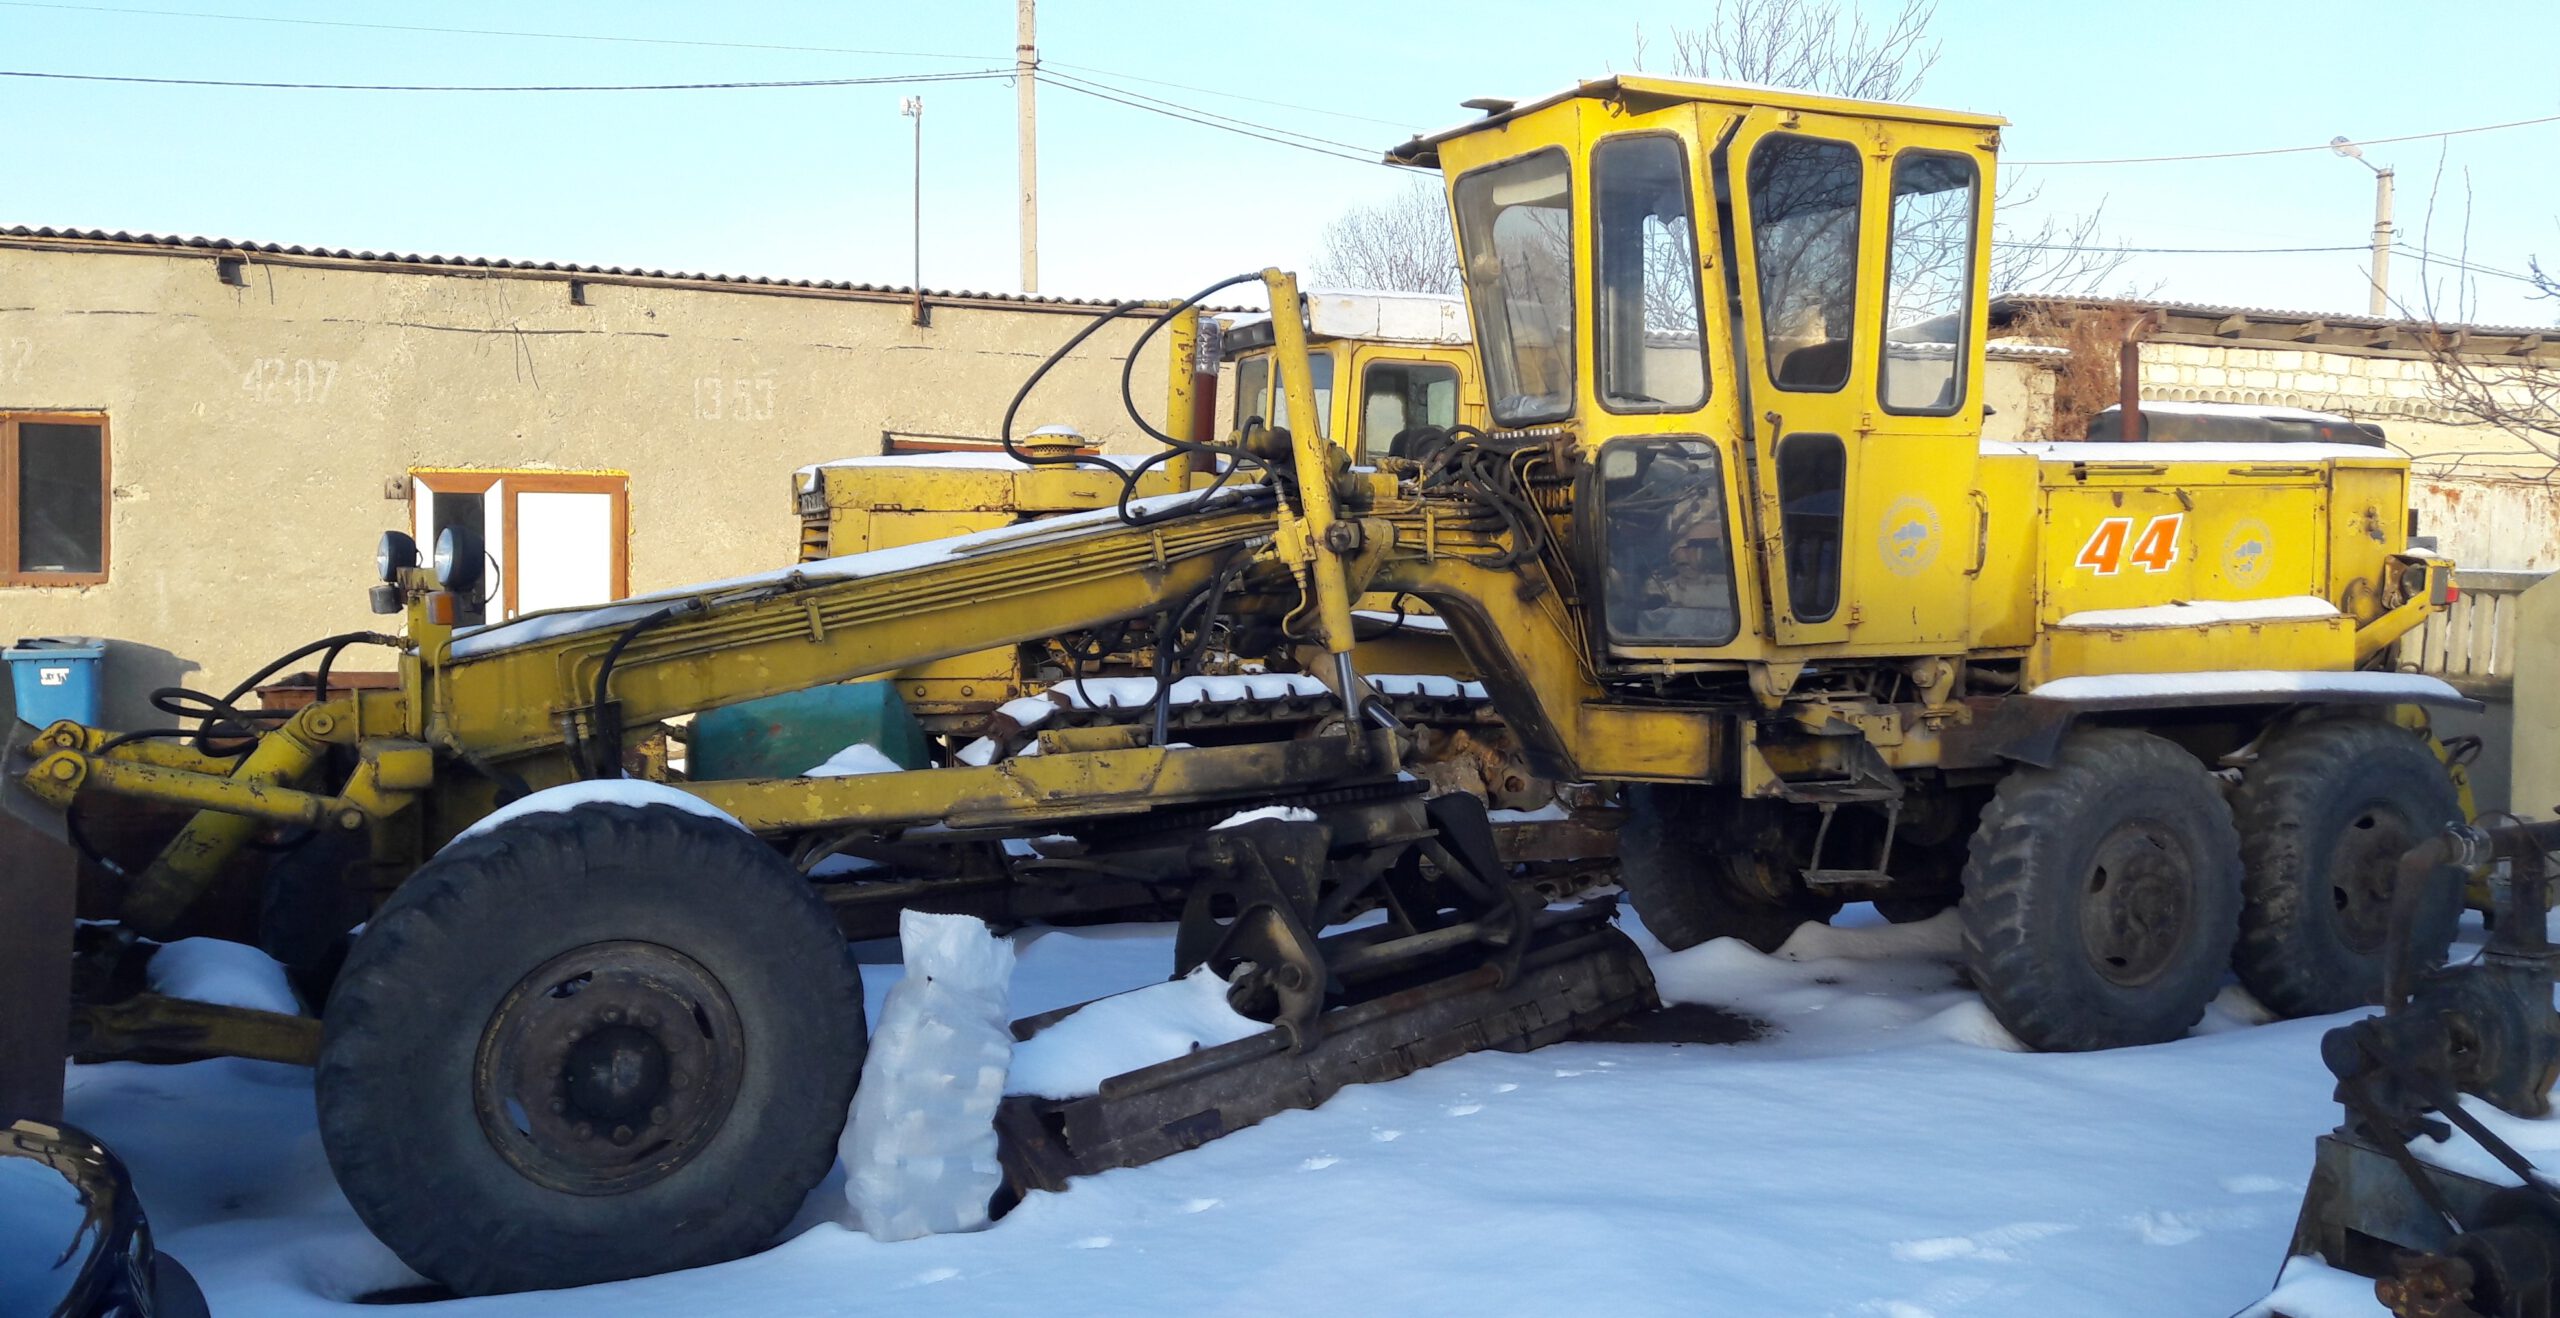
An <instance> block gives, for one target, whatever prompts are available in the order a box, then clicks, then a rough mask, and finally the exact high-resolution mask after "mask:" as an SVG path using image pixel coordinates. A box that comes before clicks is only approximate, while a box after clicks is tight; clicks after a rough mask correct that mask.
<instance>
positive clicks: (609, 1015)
mask: <svg viewBox="0 0 2560 1318" xmlns="http://www.w3.org/2000/svg"><path fill="white" fill-rule="evenodd" d="M621 1019H622V1008H620V1007H607V1008H605V1009H604V1023H605V1024H607V1025H612V1024H614V1023H616V1022H618V1021H620V1020H621Z"/></svg>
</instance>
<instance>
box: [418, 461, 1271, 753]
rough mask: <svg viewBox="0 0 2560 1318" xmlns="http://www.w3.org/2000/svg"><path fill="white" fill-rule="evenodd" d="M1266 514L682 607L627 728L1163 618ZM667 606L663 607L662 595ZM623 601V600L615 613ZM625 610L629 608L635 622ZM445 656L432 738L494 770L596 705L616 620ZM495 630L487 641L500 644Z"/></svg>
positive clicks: (743, 590) (1266, 520) (1266, 529)
mask: <svg viewBox="0 0 2560 1318" xmlns="http://www.w3.org/2000/svg"><path fill="white" fill-rule="evenodd" d="M1274 525H1275V521H1274V518H1273V516H1272V515H1271V514H1270V513H1269V512H1265V511H1251V510H1245V509H1235V510H1229V511H1218V512H1209V513H1204V514H1201V515H1198V516H1193V517H1185V518H1179V519H1176V520H1173V521H1169V522H1164V523H1161V524H1156V525H1150V526H1145V527H1131V526H1125V525H1122V524H1121V523H1120V522H1119V521H1118V520H1116V519H1112V520H1108V521H1101V522H1095V521H1091V520H1085V521H1069V520H1057V521H1051V522H1046V523H1042V524H1040V525H1038V526H1034V527H1025V528H1023V530H1022V532H1021V533H1020V534H1018V535H1014V536H1010V537H1007V538H1005V539H1003V540H1001V541H998V542H996V543H994V544H989V545H984V546H981V547H980V548H978V549H976V550H974V551H972V552H968V553H965V554H954V555H947V556H944V557H941V558H936V559H931V560H928V561H925V562H921V563H917V564H913V565H909V566H903V567H901V568H900V569H899V570H896V571H893V572H882V573H880V574H878V575H860V576H849V577H845V576H829V575H822V573H823V571H824V569H822V568H821V569H812V571H811V572H810V573H809V574H808V575H806V576H802V575H799V574H794V575H792V576H789V577H786V578H783V579H781V580H777V581H772V582H764V583H758V584H755V585H751V586H741V587H736V588H732V589H729V590H725V591H711V592H704V593H702V594H697V595H694V596H690V597H685V598H686V599H688V600H691V601H696V602H699V603H700V604H701V606H702V611H701V612H700V613H699V614H697V615H695V616H690V617H684V618H678V619H674V620H672V621H669V622H667V623H665V624H663V625H661V626H658V627H655V628H651V629H648V630H644V631H642V632H640V633H639V634H637V635H636V636H635V637H633V638H632V639H631V641H630V642H629V644H628V645H627V646H625V647H624V649H623V652H622V654H621V657H620V659H619V661H618V663H617V664H616V666H615V669H614V673H613V680H612V691H611V697H612V699H614V700H615V701H616V702H618V703H619V704H620V706H621V719H622V722H623V723H624V724H625V725H626V726H632V725H645V724H650V723H655V722H657V721H659V720H662V719H667V718H672V717H674V716H676V715H678V714H685V713H691V712H693V711H696V710H700V709H706V708H710V707H713V706H717V705H726V704H735V703H737V702H739V701H743V700H752V699H757V698H759V697H763V696H769V695H779V694H781V693H783V692H787V691H800V690H806V689H807V688H809V687H813V686H818V685H821V684H824V683H828V682H843V681H850V680H852V679H855V678H860V677H869V676H874V675H877V674H881V673H888V672H895V671H897V670H899V669H901V668H905V667H908V666H911V665H914V664H917V663H920V662H924V661H927V660H932V659H939V658H943V657H945V656H950V655H959V654H967V653H969V652H971V651H974V650H983V649H986V648H987V647H989V646H994V645H1010V644H1013V643H1015V642H1019V641H1028V640H1035V639H1038V638H1041V637H1047V636H1056V635H1060V634H1062V633H1066V632H1071V631H1078V630H1082V629H1085V628H1089V627H1094V626H1099V625H1101V624H1104V623H1107V622H1112V621H1115V620H1117V619H1121V618H1126V617H1131V616H1134V615H1139V614H1144V613H1148V612H1151V611H1153V610H1154V609H1156V608H1160V607H1163V606H1164V605H1165V604H1166V603H1168V602H1170V601H1174V600H1179V599H1182V598H1184V597H1185V596H1188V595H1190V594H1192V593H1193V592H1196V591H1197V590H1199V589H1200V588H1201V587H1203V586H1205V585H1207V584H1208V582H1209V580H1210V578H1211V577H1212V576H1213V575H1214V574H1215V573H1216V572H1217V571H1218V570H1219V567H1220V566H1221V565H1222V564H1223V563H1224V562H1225V561H1226V560H1227V558H1228V556H1229V555H1231V554H1233V553H1235V552H1236V551H1238V550H1241V549H1245V548H1247V547H1249V546H1252V545H1255V544H1258V543H1262V542H1266V541H1268V540H1269V539H1270V537H1271V535H1272V533H1273V529H1274ZM671 602H673V601H671ZM618 607H622V608H626V609H627V608H628V607H629V606H618ZM633 616H636V615H633ZM544 618H545V615H542V614H528V615H526V617H525V618H523V619H519V620H517V622H516V623H514V624H511V625H512V626H514V627H516V628H517V629H519V630H518V634H520V635H522V636H524V637H525V638H526V639H525V642H524V643H523V644H521V645H515V646H512V647H510V648H504V649H495V648H492V649H475V650H473V651H472V652H471V653H469V654H466V655H460V656H457V655H453V654H451V653H447V654H445V655H442V656H439V662H438V664H437V666H436V668H435V670H434V672H433V674H432V677H431V680H430V682H429V684H428V690H427V704H428V723H427V737H426V739H427V740H428V741H430V742H432V743H434V744H437V745H439V746H444V747H448V748H452V749H455V750H468V751H471V752H473V753H475V754H479V755H482V756H486V757H489V758H492V759H502V758H505V757H507V756H511V755H519V754H524V753H527V752H532V751H539V750H544V749H548V748H551V747H555V746H558V745H559V744H560V743H561V741H562V740H563V736H562V732H561V727H560V724H559V720H560V719H562V718H563V717H564V716H570V715H573V714H575V713H577V712H579V711H584V710H586V709H587V707H588V706H589V705H591V704H592V702H593V693H594V689H595V680H596V673H597V670H598V668H599V667H600V666H601V665H602V662H603V659H604V656H605V652H606V651H607V650H609V649H611V648H612V647H613V645H614V643H615V641H616V639H617V638H618V637H619V636H620V634H621V631H622V628H621V627H618V626H596V627H590V628H586V629H583V630H577V631H571V632H568V633H566V634H561V635H548V636H546V635H544V634H543V633H544V631H545V628H546V626H547V625H548V624H546V623H545V622H544V621H543V619H544ZM507 635H508V632H507V629H506V628H504V627H500V628H491V629H489V632H488V633H487V634H486V636H485V637H484V638H479V639H480V640H481V641H482V643H484V644H489V645H492V646H494V645H496V644H502V643H503V642H504V638H505V637H506V636H507Z"/></svg>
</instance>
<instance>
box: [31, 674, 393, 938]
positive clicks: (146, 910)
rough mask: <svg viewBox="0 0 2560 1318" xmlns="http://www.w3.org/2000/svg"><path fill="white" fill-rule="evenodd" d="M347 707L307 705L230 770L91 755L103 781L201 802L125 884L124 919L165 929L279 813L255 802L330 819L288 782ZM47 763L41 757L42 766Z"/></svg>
mask: <svg viewBox="0 0 2560 1318" xmlns="http://www.w3.org/2000/svg"><path fill="white" fill-rule="evenodd" d="M343 709H344V705H343V703H342V702H336V701H332V702H328V703H324V704H316V705H311V706H308V707H306V708H304V709H303V710H302V711H301V712H299V713H297V714H295V715H294V716H293V717H292V718H291V719H288V720H286V721H285V723H284V725H283V726H282V727H279V728H277V729H276V730H275V731H273V732H269V733H267V734H265V735H264V736H261V737H260V738H258V744H257V746H256V747H255V748H253V749H252V750H251V751H250V752H249V753H248V754H247V755H245V756H243V757H241V759H240V761H239V765H238V767H237V768H235V769H233V770H232V771H231V773H230V774H229V775H228V776H225V777H214V776H211V775H207V774H194V773H188V772H187V771H185V770H180V769H164V768H159V767H156V766H152V765H144V764H135V763H129V762H125V761H121V760H116V759H112V758H100V759H95V760H89V761H87V762H86V763H85V765H84V768H85V770H86V773H87V775H88V776H89V777H90V778H92V779H94V780H96V781H97V782H98V783H99V785H100V786H102V787H104V786H109V784H111V783H114V782H118V781H124V782H126V783H127V784H128V785H127V786H126V787H125V788H124V789H123V790H126V791H127V792H129V793H130V794H133V795H138V796H158V797H159V799H162V800H176V801H180V802H184V803H187V804H195V805H200V806H202V807H204V808H203V809H202V810H201V811H200V812H199V813H198V814H197V815H196V816H195V818H193V819H191V820H189V821H187V825H186V827H185V828H183V829H180V830H179V832H178V836H177V837H176V838H175V839H174V840H172V841H171V842H170V843H169V845H168V846H167V847H165V848H163V849H162V851H161V852H160V855H159V856H158V857H157V858H156V859H154V860H153V861H152V862H151V864H150V866H149V867H148V868H146V869H145V870H143V871H142V873H140V874H138V875H136V876H134V880H133V882H132V884H131V885H130V886H129V887H127V888H126V889H125V896H124V911H123V915H124V919H125V922H126V923H127V924H130V925H132V926H133V927H134V928H135V929H137V930H140V931H141V932H142V933H144V934H146V935H153V936H156V935H159V934H162V933H165V932H167V931H168V929H169V927H170V926H171V925H172V924H173V923H174V922H175V921H176V920H177V918H178V916H180V915H181V914H183V913H184V912H185V911H186V909H187V907H188V906H189V905H191V904H193V903H194V901H195V899H196V897H197V895H198V894H200V893H202V892H203V891H204V890H205V889H206V888H207V887H209V886H210V885H211V884H212V883H213V881H214V880H215V879H216V878H218V877H220V875H221V873H222V870H223V867H224V866H225V865H227V864H228V863H229V862H230V860H231V858H232V856H234V855H235V854H237V853H238V851H239V849H240V847H241V845H242V844H244V843H246V842H247V841H248V840H249V838H250V836H251V835H252V834H254V833H256V832H257V831H258V828H259V824H260V820H261V818H278V817H280V816H278V815H271V814H270V815H262V814H257V813H248V811H250V810H251V809H252V808H254V807H260V806H269V805H271V806H272V807H273V808H275V809H276V810H278V811H283V812H287V813H288V814H289V817H290V819H291V821H292V822H298V823H304V824H310V825H318V824H321V823H323V822H324V821H325V820H326V819H327V818H328V814H327V811H326V808H325V807H321V808H319V809H317V810H316V811H315V809H314V807H313V803H312V802H309V801H305V800H298V799H295V798H299V797H301V796H303V795H304V794H303V793H299V792H293V791H291V790H290V789H291V788H292V786H293V785H294V784H295V783H298V782H299V781H301V780H302V778H303V777H305V776H306V775H308V774H309V773H310V772H311V770H312V769H313V768H314V767H315V766H317V765H318V764H319V762H320V757H321V755H322V753H323V752H324V751H325V749H326V748H327V744H328V743H327V737H328V734H329V732H330V731H332V730H334V728H335V726H336V721H337V719H338V717H339V716H340V715H341V713H342V712H343ZM71 754H73V753H72V752H68V751H64V752H56V756H55V759H56V760H57V762H58V760H59V759H60V758H61V757H64V756H69V755H71ZM47 768H48V766H47V765H45V764H39V765H38V766H37V771H38V772H44V771H46V770H47ZM142 776H147V778H143V777H142ZM142 781H149V782H152V783H155V784H157V785H159V786H161V787H162V788H163V789H164V790H165V791H166V792H167V793H168V794H167V795H160V794H159V793H156V792H153V791H149V790H144V789H143V787H142V786H141V782H142ZM109 790H116V789H115V788H113V787H109ZM199 794H200V795H199Z"/></svg>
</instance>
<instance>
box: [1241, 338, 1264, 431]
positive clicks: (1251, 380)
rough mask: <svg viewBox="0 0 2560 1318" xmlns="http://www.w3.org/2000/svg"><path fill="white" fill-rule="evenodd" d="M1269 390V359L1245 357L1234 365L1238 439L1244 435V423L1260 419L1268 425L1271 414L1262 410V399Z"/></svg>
mask: <svg viewBox="0 0 2560 1318" xmlns="http://www.w3.org/2000/svg"><path fill="white" fill-rule="evenodd" d="M1270 388H1271V359H1270V358H1269V357H1247V358H1245V359H1244V360H1243V361H1240V362H1237V363H1236V420H1235V431H1236V435H1237V437H1238V438H1242V437H1243V435H1244V423H1245V422H1247V421H1249V420H1251V419H1253V418H1254V417H1261V418H1263V421H1264V423H1265V424H1269V422H1270V418H1271V414H1270V413H1268V412H1266V411H1264V410H1263V397H1264V395H1265V394H1266V393H1268V392H1269V391H1270Z"/></svg>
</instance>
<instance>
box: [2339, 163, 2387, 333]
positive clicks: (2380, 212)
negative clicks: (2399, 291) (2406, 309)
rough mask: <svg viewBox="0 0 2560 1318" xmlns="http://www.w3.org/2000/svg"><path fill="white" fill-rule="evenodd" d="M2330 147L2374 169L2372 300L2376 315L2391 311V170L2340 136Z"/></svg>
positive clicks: (2371, 305) (2370, 305)
mask: <svg viewBox="0 0 2560 1318" xmlns="http://www.w3.org/2000/svg"><path fill="white" fill-rule="evenodd" d="M2329 149H2330V150H2332V151H2335V152H2337V153H2338V154H2339V155H2342V156H2345V157H2346V158H2347V159H2349V160H2352V161H2355V162H2356V163H2357V164H2360V165H2362V166H2364V167H2365V168H2367V169H2370V170H2372V171H2373V300H2372V302H2371V303H2370V304H2369V305H2368V309H2369V310H2370V311H2371V312H2372V313H2373V314H2374V315H2375V316H2387V315H2389V314H2391V171H2390V170H2388V169H2386V168H2384V167H2383V166H2380V165H2377V164H2375V163H2373V162H2372V161H2370V160H2367V159H2365V158H2364V151H2363V150H2362V149H2361V148H2359V147H2358V146H2357V145H2356V144H2355V143H2353V142H2350V141H2348V140H2347V139H2345V138H2343V137H2333V138H2330V139H2329Z"/></svg>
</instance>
